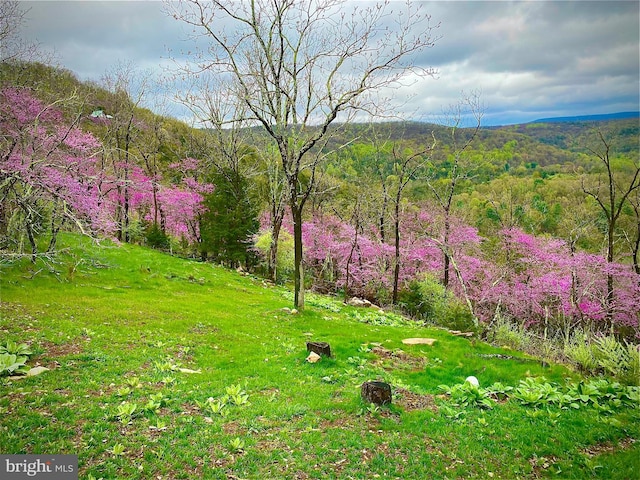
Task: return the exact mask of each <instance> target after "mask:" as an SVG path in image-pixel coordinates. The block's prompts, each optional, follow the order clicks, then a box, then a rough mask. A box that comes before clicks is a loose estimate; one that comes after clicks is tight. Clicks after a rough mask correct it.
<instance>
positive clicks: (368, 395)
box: [360, 382, 391, 405]
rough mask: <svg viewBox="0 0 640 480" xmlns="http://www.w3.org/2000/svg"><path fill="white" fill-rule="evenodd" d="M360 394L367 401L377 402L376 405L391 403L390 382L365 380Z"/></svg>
mask: <svg viewBox="0 0 640 480" xmlns="http://www.w3.org/2000/svg"><path fill="white" fill-rule="evenodd" d="M360 394H361V395H362V399H363V400H364V401H365V402H366V403H375V404H376V405H386V404H388V403H391V385H389V384H388V383H384V382H364V383H363V384H362V387H361V389H360Z"/></svg>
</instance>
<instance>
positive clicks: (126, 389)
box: [116, 387, 131, 397]
mask: <svg viewBox="0 0 640 480" xmlns="http://www.w3.org/2000/svg"><path fill="white" fill-rule="evenodd" d="M130 393H131V389H130V388H129V387H120V388H119V389H118V390H116V395H118V396H119V397H126V396H127V395H129V394H130Z"/></svg>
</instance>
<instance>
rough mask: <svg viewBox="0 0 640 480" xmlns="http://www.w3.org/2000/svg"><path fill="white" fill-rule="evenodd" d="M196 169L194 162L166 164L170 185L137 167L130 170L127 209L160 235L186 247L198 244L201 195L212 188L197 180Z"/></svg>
mask: <svg viewBox="0 0 640 480" xmlns="http://www.w3.org/2000/svg"><path fill="white" fill-rule="evenodd" d="M199 165H200V163H199V161H198V160H197V159H194V158H185V159H183V160H181V161H180V162H174V163H172V164H170V165H169V170H170V171H171V175H170V176H171V177H172V178H173V179H174V180H175V183H173V184H170V183H168V182H167V181H166V180H164V179H163V177H162V176H161V175H159V174H158V173H155V174H152V175H150V174H148V173H147V172H145V171H144V170H143V169H142V168H141V167H138V166H130V167H129V170H130V172H129V176H130V178H131V180H132V181H131V182H130V184H129V186H128V189H127V190H128V204H129V207H130V209H131V210H132V211H134V212H136V213H137V215H138V217H139V218H140V219H141V220H142V221H144V222H145V223H147V224H148V225H150V226H151V227H152V228H157V229H159V231H161V232H162V233H163V234H165V235H168V236H171V237H174V238H177V239H180V240H184V241H185V242H187V243H188V244H194V243H198V242H199V241H200V230H199V217H200V214H201V213H202V212H203V211H204V204H203V202H204V195H206V194H207V193H211V192H212V191H213V185H211V184H209V183H205V182H202V181H199V180H198V172H199V171H200V167H199ZM121 191H122V190H120V192H121Z"/></svg>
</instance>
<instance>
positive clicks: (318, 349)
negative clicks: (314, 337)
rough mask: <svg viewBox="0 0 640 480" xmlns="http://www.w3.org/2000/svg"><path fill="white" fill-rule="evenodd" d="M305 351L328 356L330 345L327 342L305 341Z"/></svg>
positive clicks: (329, 354)
mask: <svg viewBox="0 0 640 480" xmlns="http://www.w3.org/2000/svg"><path fill="white" fill-rule="evenodd" d="M307 352H314V353H317V354H318V355H320V356H325V357H330V356H331V346H330V345H329V344H328V343H327V342H307Z"/></svg>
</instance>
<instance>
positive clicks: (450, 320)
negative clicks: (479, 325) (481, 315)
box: [400, 276, 476, 331]
mask: <svg viewBox="0 0 640 480" xmlns="http://www.w3.org/2000/svg"><path fill="white" fill-rule="evenodd" d="M400 306H401V307H402V308H403V310H404V311H405V312H406V313H408V314H409V315H411V316H412V317H414V318H417V319H419V320H422V321H424V322H428V323H432V324H434V325H437V326H440V327H445V328H448V329H451V330H464V331H474V330H475V329H476V327H475V324H474V321H473V315H472V314H471V312H470V311H469V309H468V307H467V306H466V305H465V304H464V303H463V302H462V301H461V300H459V299H457V298H456V297H455V296H454V295H453V294H452V293H451V292H449V291H448V290H447V289H445V288H444V286H443V285H442V284H441V283H440V282H438V281H437V280H436V279H434V278H433V277H431V276H426V277H425V278H424V279H422V280H414V281H412V282H411V283H410V284H409V285H408V287H407V288H406V289H404V290H403V291H402V292H401V294H400Z"/></svg>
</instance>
